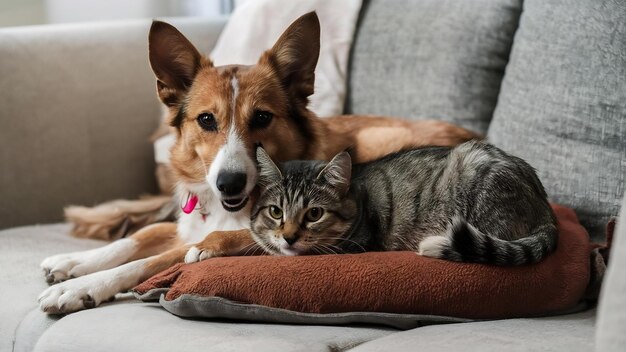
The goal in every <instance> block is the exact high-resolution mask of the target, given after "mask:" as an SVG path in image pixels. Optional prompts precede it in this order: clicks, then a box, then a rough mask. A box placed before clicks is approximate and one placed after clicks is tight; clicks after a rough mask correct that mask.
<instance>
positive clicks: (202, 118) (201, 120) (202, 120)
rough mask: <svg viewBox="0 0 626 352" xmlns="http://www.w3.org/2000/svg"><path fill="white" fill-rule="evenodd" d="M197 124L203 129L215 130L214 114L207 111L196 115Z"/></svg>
mask: <svg viewBox="0 0 626 352" xmlns="http://www.w3.org/2000/svg"><path fill="white" fill-rule="evenodd" d="M197 120H198V125H200V127H202V129H204V130H205V131H217V121H216V120H215V116H214V115H213V114H211V113H209V112H204V113H202V114H200V115H198V119H197Z"/></svg>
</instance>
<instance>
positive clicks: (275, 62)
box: [259, 12, 320, 99]
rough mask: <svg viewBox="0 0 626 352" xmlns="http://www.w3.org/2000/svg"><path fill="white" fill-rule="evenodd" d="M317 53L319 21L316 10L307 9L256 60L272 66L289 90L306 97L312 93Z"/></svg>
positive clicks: (303, 97) (302, 97)
mask: <svg viewBox="0 0 626 352" xmlns="http://www.w3.org/2000/svg"><path fill="white" fill-rule="evenodd" d="M319 54H320V21H319V18H318V17H317V14H316V13H315V12H309V13H307V14H306V15H303V16H301V17H300V18H298V19H297V20H295V21H294V22H293V23H292V24H291V25H290V26H289V27H288V28H287V29H286V30H285V32H283V34H282V35H281V36H280V38H278V41H277V42H276V44H274V46H273V47H272V48H271V49H270V50H268V51H266V52H265V54H264V55H263V56H262V57H261V59H260V61H259V63H260V64H269V65H270V66H272V67H273V69H274V70H276V71H277V73H278V75H279V77H280V79H281V82H282V84H283V86H284V87H285V88H286V89H287V90H288V91H289V92H293V93H295V94H296V95H297V96H296V98H301V99H306V98H307V97H309V96H310V95H311V94H313V86H314V84H315V66H317V59H318V57H319Z"/></svg>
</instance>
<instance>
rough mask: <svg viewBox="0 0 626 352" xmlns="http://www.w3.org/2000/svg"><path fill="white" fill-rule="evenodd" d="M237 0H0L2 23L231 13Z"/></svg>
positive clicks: (38, 22)
mask: <svg viewBox="0 0 626 352" xmlns="http://www.w3.org/2000/svg"><path fill="white" fill-rule="evenodd" d="M234 3H235V0H0V27H7V26H22V25H32V24H47V23H67V22H91V21H107V20H119V19H132V18H153V17H162V16H202V17H210V16H217V15H223V14H228V13H230V12H231V11H232V8H233V6H234Z"/></svg>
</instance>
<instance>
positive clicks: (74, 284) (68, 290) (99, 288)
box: [38, 273, 115, 314]
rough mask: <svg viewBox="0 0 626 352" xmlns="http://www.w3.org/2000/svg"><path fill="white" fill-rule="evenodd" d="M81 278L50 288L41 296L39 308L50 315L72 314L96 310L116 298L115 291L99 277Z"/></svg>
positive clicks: (93, 275) (96, 275)
mask: <svg viewBox="0 0 626 352" xmlns="http://www.w3.org/2000/svg"><path fill="white" fill-rule="evenodd" d="M98 274H100V273H96V274H92V275H87V276H83V277H79V278H76V279H73V280H70V281H65V282H62V283H60V284H58V285H54V286H51V287H48V289H46V290H45V291H43V292H42V293H41V295H39V298H38V301H39V307H40V308H41V310H43V311H44V312H46V313H48V314H62V313H72V312H76V311H79V310H83V309H88V308H94V307H97V306H98V305H100V303H102V302H106V301H109V300H111V299H113V298H114V297H115V290H112V289H111V285H110V284H109V285H107V283H106V281H105V280H102V278H100V277H99V276H100V275H98Z"/></svg>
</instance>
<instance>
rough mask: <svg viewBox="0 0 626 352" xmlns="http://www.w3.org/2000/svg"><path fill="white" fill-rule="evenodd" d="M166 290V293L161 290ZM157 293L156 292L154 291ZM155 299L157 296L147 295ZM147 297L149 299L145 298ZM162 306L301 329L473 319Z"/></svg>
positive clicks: (203, 303) (225, 302)
mask: <svg viewBox="0 0 626 352" xmlns="http://www.w3.org/2000/svg"><path fill="white" fill-rule="evenodd" d="M157 290H163V289H157ZM152 291H155V290H152ZM146 294H149V295H150V296H151V297H154V296H155V295H156V293H150V292H148V293H146ZM143 296H146V295H143ZM159 303H160V304H161V306H162V307H163V308H165V309H166V310H167V311H168V312H170V313H172V314H174V315H177V316H180V317H184V318H226V319H236V320H245V321H251V322H264V323H281V324H299V325H346V324H375V325H385V326H390V327H393V328H396V329H400V330H409V329H413V328H417V327H420V326H426V325H435V324H449V323H467V322H472V321H474V320H472V319H464V318H455V317H447V316H438V315H422V314H399V313H380V312H345V313H322V314H320V313H302V312H296V311H291V310H287V309H282V308H273V307H267V306H263V305H258V304H248V303H239V302H235V301H231V300H229V299H226V298H223V297H217V296H212V297H203V296H196V295H191V294H183V295H181V296H179V297H178V298H176V299H174V300H171V301H169V300H166V299H165V295H164V294H161V297H160V299H159Z"/></svg>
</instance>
